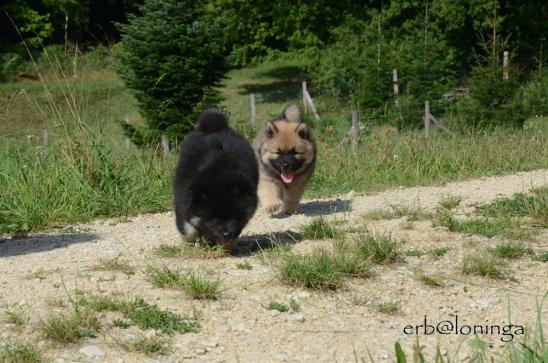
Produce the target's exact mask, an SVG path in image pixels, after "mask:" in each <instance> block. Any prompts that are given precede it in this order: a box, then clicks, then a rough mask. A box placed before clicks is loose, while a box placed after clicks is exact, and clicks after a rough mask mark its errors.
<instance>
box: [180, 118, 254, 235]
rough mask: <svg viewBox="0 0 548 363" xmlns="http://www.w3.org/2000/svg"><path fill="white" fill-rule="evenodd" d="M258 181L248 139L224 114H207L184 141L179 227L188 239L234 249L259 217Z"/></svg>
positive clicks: (181, 162) (182, 147)
mask: <svg viewBox="0 0 548 363" xmlns="http://www.w3.org/2000/svg"><path fill="white" fill-rule="evenodd" d="M258 180H259V171H258V166H257V161H256V159H255V156H254V154H253V150H252V149H251V147H250V146H249V144H248V143H247V141H246V140H245V139H244V138H243V137H242V136H240V135H238V134H237V133H236V132H234V131H233V130H232V129H231V128H230V127H229V126H228V121H227V119H226V117H225V116H224V115H223V113H222V112H221V111H219V110H215V109H210V110H206V111H204V112H203V113H202V114H201V115H200V117H199V118H198V122H197V125H196V128H195V130H194V131H192V132H190V133H189V134H188V135H187V136H186V138H185V139H184V140H183V142H182V143H181V152H180V156H179V162H178V165H177V169H176V171H175V179H174V184H173V194H174V206H175V221H176V223H177V228H178V229H179V231H180V232H181V234H182V235H183V236H184V237H185V238H186V239H192V238H193V237H194V236H196V235H198V236H201V237H205V238H206V239H208V240H209V241H210V242H219V243H221V244H223V245H229V244H230V243H231V242H232V241H233V240H234V239H236V237H238V236H239V235H240V233H241V231H242V229H243V228H244V227H245V225H246V224H247V222H248V221H249V219H250V218H251V217H252V216H253V214H254V213H255V210H256V208H257V183H258Z"/></svg>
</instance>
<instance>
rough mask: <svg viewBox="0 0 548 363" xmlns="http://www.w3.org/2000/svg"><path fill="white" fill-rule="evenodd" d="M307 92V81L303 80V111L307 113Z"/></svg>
mask: <svg viewBox="0 0 548 363" xmlns="http://www.w3.org/2000/svg"><path fill="white" fill-rule="evenodd" d="M307 93H308V90H307V89H306V81H303V111H304V114H305V115H306V113H307V112H308V104H307V98H306V94H307Z"/></svg>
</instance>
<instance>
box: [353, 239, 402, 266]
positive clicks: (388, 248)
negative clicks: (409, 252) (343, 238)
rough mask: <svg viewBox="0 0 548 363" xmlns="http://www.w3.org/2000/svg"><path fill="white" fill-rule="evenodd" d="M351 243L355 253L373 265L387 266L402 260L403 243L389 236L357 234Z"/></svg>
mask: <svg viewBox="0 0 548 363" xmlns="http://www.w3.org/2000/svg"><path fill="white" fill-rule="evenodd" d="M353 242H354V246H353V247H352V248H354V249H355V253H356V254H357V255H358V256H360V257H361V258H364V259H366V260H368V261H371V262H373V263H378V264H388V263H394V262H400V261H402V260H403V252H402V250H401V246H402V243H403V241H400V240H397V239H396V238H394V237H393V236H392V235H391V234H377V235H374V234H359V235H358V236H357V237H355V238H354V241H353Z"/></svg>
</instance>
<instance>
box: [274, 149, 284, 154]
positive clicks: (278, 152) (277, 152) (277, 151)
mask: <svg viewBox="0 0 548 363" xmlns="http://www.w3.org/2000/svg"><path fill="white" fill-rule="evenodd" d="M281 153H282V152H281V151H280V150H276V152H275V153H274V154H276V155H280V154H281Z"/></svg>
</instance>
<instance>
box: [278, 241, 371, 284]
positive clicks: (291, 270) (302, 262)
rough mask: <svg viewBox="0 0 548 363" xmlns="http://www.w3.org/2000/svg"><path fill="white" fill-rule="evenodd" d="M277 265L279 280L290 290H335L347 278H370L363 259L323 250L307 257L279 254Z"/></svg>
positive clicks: (369, 272)
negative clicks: (292, 287)
mask: <svg viewBox="0 0 548 363" xmlns="http://www.w3.org/2000/svg"><path fill="white" fill-rule="evenodd" d="M278 258H279V259H280V260H279V261H278V264H277V268H278V276H279V278H280V280H281V281H282V282H284V283H286V284H288V285H290V286H298V287H306V288H309V289H317V290H336V289H339V288H341V287H342V286H343V285H344V282H345V280H346V278H348V277H369V276H371V270H370V267H369V265H368V264H367V263H365V261H364V260H363V259H360V258H358V257H357V256H355V255H352V254H347V253H343V252H331V251H326V250H323V249H319V250H314V251H313V252H311V253H310V254H306V255H298V254H293V253H287V254H281V255H279V256H278Z"/></svg>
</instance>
